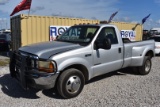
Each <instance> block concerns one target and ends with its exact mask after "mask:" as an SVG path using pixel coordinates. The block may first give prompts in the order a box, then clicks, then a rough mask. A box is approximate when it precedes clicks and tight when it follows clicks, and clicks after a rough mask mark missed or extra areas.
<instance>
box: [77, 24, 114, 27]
mask: <svg viewBox="0 0 160 107" xmlns="http://www.w3.org/2000/svg"><path fill="white" fill-rule="evenodd" d="M75 26H99V27H103V26H114V27H115V25H113V24H79V25H75Z"/></svg>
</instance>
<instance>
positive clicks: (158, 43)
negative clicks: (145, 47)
mask: <svg viewBox="0 0 160 107" xmlns="http://www.w3.org/2000/svg"><path fill="white" fill-rule="evenodd" d="M150 39H153V40H154V41H155V54H157V55H160V36H153V37H150Z"/></svg>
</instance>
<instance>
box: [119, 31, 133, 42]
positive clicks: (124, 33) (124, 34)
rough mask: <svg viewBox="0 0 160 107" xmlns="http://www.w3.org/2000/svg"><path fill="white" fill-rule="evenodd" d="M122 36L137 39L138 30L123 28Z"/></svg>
mask: <svg viewBox="0 0 160 107" xmlns="http://www.w3.org/2000/svg"><path fill="white" fill-rule="evenodd" d="M121 37H122V38H129V39H130V40H131V41H135V40H136V31H133V30H121Z"/></svg>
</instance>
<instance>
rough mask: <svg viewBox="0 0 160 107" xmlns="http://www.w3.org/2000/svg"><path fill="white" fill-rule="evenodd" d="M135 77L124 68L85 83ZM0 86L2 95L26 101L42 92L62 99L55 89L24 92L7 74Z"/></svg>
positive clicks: (0, 77) (130, 71)
mask: <svg viewBox="0 0 160 107" xmlns="http://www.w3.org/2000/svg"><path fill="white" fill-rule="evenodd" d="M127 74H131V75H137V74H136V73H134V72H133V71H132V70H131V69H129V68H126V69H122V70H119V71H114V72H111V73H107V74H104V75H101V76H97V77H95V78H93V79H91V80H90V81H88V82H87V83H86V85H87V84H91V83H93V82H95V81H100V80H103V79H105V78H109V77H112V76H116V75H119V76H121V75H127ZM0 85H1V90H2V92H3V93H4V94H6V95H8V96H10V97H13V98H27V99H39V98H40V96H38V95H37V93H38V92H40V91H42V93H43V95H45V96H47V97H50V98H55V99H63V98H62V97H61V96H60V95H59V94H58V91H57V89H56V88H53V89H48V90H36V89H29V90H24V89H23V88H22V87H21V86H20V84H19V83H18V82H16V80H15V79H13V78H12V77H11V76H10V75H9V74H6V75H0Z"/></svg>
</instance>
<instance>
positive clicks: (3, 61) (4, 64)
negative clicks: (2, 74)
mask: <svg viewBox="0 0 160 107" xmlns="http://www.w3.org/2000/svg"><path fill="white" fill-rule="evenodd" d="M9 61H10V59H3V60H0V66H7V65H8V64H9Z"/></svg>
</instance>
